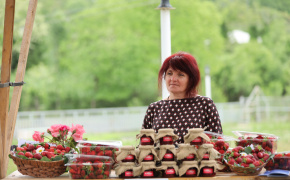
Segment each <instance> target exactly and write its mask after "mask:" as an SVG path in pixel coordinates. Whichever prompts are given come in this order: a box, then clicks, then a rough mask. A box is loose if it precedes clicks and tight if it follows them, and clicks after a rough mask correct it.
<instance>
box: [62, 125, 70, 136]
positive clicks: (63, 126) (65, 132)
mask: <svg viewBox="0 0 290 180" xmlns="http://www.w3.org/2000/svg"><path fill="white" fill-rule="evenodd" d="M69 129H70V127H69V126H67V125H62V126H61V127H60V128H59V130H60V132H61V136H62V137H64V136H66V135H67V133H68V131H69Z"/></svg>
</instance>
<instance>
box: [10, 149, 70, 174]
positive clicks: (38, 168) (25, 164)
mask: <svg viewBox="0 0 290 180" xmlns="http://www.w3.org/2000/svg"><path fill="white" fill-rule="evenodd" d="M9 157H10V158H11V159H12V160H13V162H14V163H15V165H16V166H17V169H18V171H19V172H20V173H21V174H23V175H28V176H32V177H36V178H52V177H58V176H60V175H62V174H63V173H65V172H66V167H65V166H64V164H65V160H64V159H62V160H59V161H38V160H30V159H22V158H19V157H16V156H14V155H13V154H10V155H9Z"/></svg>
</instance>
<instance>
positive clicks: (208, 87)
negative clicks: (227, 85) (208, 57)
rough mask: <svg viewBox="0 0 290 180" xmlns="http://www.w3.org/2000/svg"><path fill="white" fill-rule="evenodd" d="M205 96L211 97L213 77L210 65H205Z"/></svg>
mask: <svg viewBox="0 0 290 180" xmlns="http://www.w3.org/2000/svg"><path fill="white" fill-rule="evenodd" d="M205 96H206V97H209V98H211V79H210V69H209V67H208V66H206V67H205Z"/></svg>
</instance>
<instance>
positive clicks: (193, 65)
mask: <svg viewBox="0 0 290 180" xmlns="http://www.w3.org/2000/svg"><path fill="white" fill-rule="evenodd" d="M169 67H171V68H172V69H174V70H179V71H182V72H184V73H186V74H187V75H188V77H189V81H188V85H187V88H186V95H187V96H188V97H191V96H194V95H196V94H197V93H198V85H199V82H200V72H199V68H198V65H197V62H196V60H195V58H194V57H193V56H192V55H191V54H189V53H186V52H178V53H175V54H173V55H171V56H169V57H168V58H166V59H165V61H164V62H163V64H162V67H161V68H160V70H159V74H158V87H159V89H160V88H161V87H162V79H163V78H165V73H166V71H167V70H168V68H169Z"/></svg>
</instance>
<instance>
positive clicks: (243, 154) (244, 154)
mask: <svg viewBox="0 0 290 180" xmlns="http://www.w3.org/2000/svg"><path fill="white" fill-rule="evenodd" d="M240 154H241V156H246V155H248V154H247V153H245V152H241V153H240Z"/></svg>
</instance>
